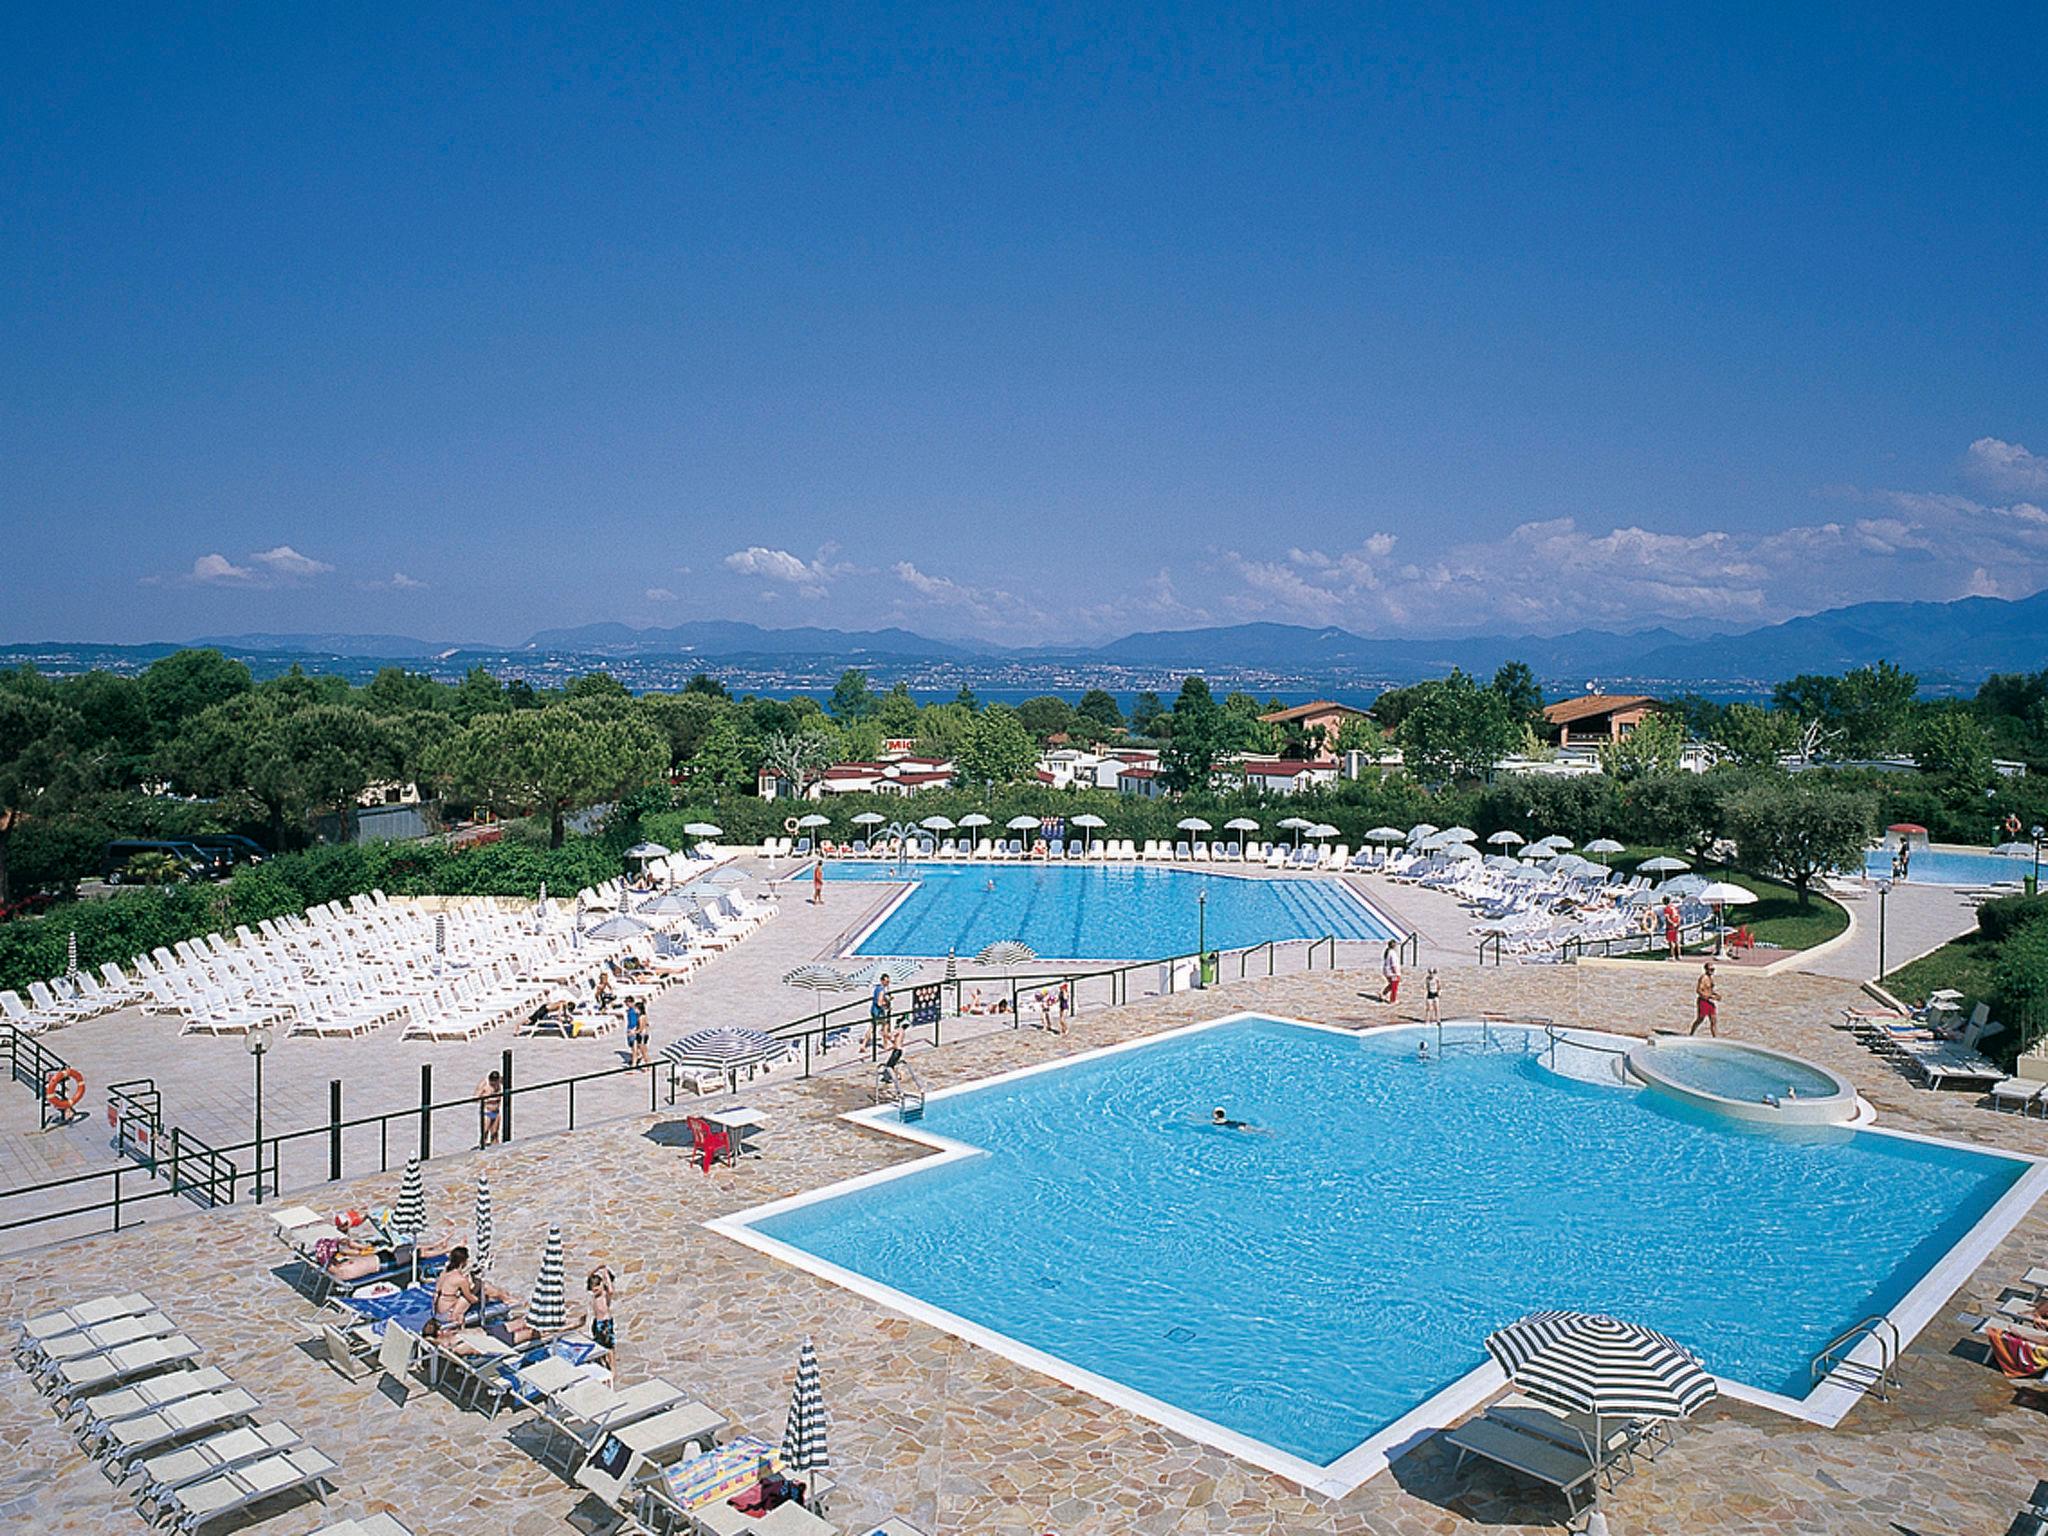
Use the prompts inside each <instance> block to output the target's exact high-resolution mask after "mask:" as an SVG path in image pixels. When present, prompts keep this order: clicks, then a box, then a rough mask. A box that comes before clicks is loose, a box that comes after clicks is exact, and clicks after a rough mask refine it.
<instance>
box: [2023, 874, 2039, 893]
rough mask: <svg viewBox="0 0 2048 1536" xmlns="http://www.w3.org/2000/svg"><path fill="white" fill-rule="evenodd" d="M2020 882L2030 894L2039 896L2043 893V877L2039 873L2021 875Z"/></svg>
mask: <svg viewBox="0 0 2048 1536" xmlns="http://www.w3.org/2000/svg"><path fill="white" fill-rule="evenodd" d="M2020 884H2021V886H2022V887H2023V888H2024V889H2025V890H2026V893H2027V894H2028V895H2029V896H2038V895H2040V893H2041V877H2040V876H2039V875H2021V876H2020Z"/></svg>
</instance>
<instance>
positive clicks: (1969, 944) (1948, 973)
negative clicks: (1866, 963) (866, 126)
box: [1883, 929, 1998, 1007]
mask: <svg viewBox="0 0 2048 1536" xmlns="http://www.w3.org/2000/svg"><path fill="white" fill-rule="evenodd" d="M1997 958H1998V946H1997V945H1996V944H1994V943H1993V942H1992V941H1991V940H1990V939H1988V938H1986V937H1985V936H1984V934H1983V933H1982V932H1980V931H1977V930H1974V929H1973V930H1972V931H1971V932H1969V933H1966V934H1964V935H1963V936H1962V937H1961V938H1959V939H1953V940H1951V941H1950V942H1949V943H1946V944H1944V945H1942V946H1941V948H1939V949H1937V950H1935V951H1934V952H1933V953H1932V954H1927V955H1922V956H1921V957H1920V958H1919V959H1918V960H1915V961H1913V962H1911V963H1910V964H1908V965H1902V966H1899V967H1897V968H1896V969H1894V970H1892V971H1891V972H1890V973H1888V974H1887V975H1886V977H1885V979H1884V983H1883V985H1884V989H1885V990H1886V991H1887V992H1889V993H1891V995H1892V996H1893V997H1896V998H1897V999H1898V1000H1899V1001H1900V1002H1902V1003H1905V1004H1907V1005H1908V1006H1911V1007H1918V1006H1919V1005H1920V1004H1921V1003H1924V1002H1926V1001H1927V994H1928V993H1930V992H1933V991H1935V990H1937V989H1938V988H1941V987H1954V988H1955V989H1956V990H1957V991H1958V992H1960V993H1962V994H1963V996H1964V997H1966V998H1969V999H1971V1000H1972V1001H1974V1000H1976V999H1978V998H1987V997H1989V996H1990V995H1991V966H1992V962H1993V961H1994V960H1996V959H1997Z"/></svg>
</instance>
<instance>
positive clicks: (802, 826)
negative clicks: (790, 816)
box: [796, 811, 832, 832]
mask: <svg viewBox="0 0 2048 1536" xmlns="http://www.w3.org/2000/svg"><path fill="white" fill-rule="evenodd" d="M831 825H832V818H831V817H830V816H820V815H819V814H818V813H817V812H816V811H812V812H811V813H810V815H808V816H799V817H797V819H796V829H797V831H799V832H808V831H810V830H811V829H812V828H813V827H829V826H831Z"/></svg>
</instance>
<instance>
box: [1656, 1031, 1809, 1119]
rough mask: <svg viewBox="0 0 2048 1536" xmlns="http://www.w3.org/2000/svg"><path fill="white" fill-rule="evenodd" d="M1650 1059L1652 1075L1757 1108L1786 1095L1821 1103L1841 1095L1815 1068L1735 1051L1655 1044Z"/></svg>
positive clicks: (1677, 1043) (1665, 1042)
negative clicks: (1765, 1102)
mask: <svg viewBox="0 0 2048 1536" xmlns="http://www.w3.org/2000/svg"><path fill="white" fill-rule="evenodd" d="M1653 1059H1654V1061H1655V1062H1656V1069H1657V1071H1658V1073H1659V1074H1661V1075H1662V1076H1664V1077H1667V1078H1669V1079H1670V1080H1671V1081H1672V1082H1674V1083H1679V1084H1682V1085H1683V1086H1685V1087H1688V1088H1697V1089H1698V1090H1699V1091H1700V1092H1702V1093H1712V1094H1718V1095H1719V1096H1720V1097H1722V1098H1724V1099H1741V1100H1746V1101H1747V1102H1749V1103H1751V1104H1761V1103H1762V1102H1763V1101H1764V1098H1765V1096H1766V1095H1769V1096H1770V1097H1772V1098H1784V1097H1786V1096H1787V1093H1788V1092H1790V1093H1794V1094H1797V1095H1798V1096H1799V1097H1800V1098H1802V1099H1825V1098H1832V1097H1834V1095H1835V1094H1837V1093H1838V1092H1840V1091H1841V1090H1840V1089H1839V1088H1838V1087H1837V1085H1836V1083H1835V1080H1834V1079H1833V1078H1832V1077H1829V1076H1828V1075H1827V1073H1825V1072H1823V1071H1821V1070H1819V1069H1818V1068H1817V1067H1810V1066H1808V1065H1807V1064H1806V1063H1805V1062H1803V1061H1794V1060H1791V1059H1790V1058H1788V1057H1784V1056H1779V1055H1777V1054H1775V1053H1766V1052H1763V1051H1748V1050H1744V1049H1742V1048H1741V1047H1740V1046H1719V1047H1715V1046H1694V1045H1689V1044H1687V1043H1686V1042H1685V1041H1682V1040H1660V1041H1659V1042H1658V1043H1657V1045H1656V1047H1655V1056H1654V1058H1653Z"/></svg>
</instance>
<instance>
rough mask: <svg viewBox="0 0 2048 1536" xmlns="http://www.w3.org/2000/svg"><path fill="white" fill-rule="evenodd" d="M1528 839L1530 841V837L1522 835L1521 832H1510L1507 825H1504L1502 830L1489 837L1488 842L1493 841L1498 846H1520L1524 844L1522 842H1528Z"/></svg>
mask: <svg viewBox="0 0 2048 1536" xmlns="http://www.w3.org/2000/svg"><path fill="white" fill-rule="evenodd" d="M1527 841H1529V839H1527V838H1526V837H1524V836H1522V834H1521V833H1519V832H1510V831H1509V830H1508V829H1507V828H1505V827H1503V828H1502V829H1501V830H1500V831H1498V832H1496V833H1494V834H1493V836H1491V837H1489V838H1488V839H1487V842H1489V843H1491V844H1492V845H1493V846H1494V847H1496V848H1519V847H1521V846H1522V844H1524V843H1526V842H1527Z"/></svg>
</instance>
